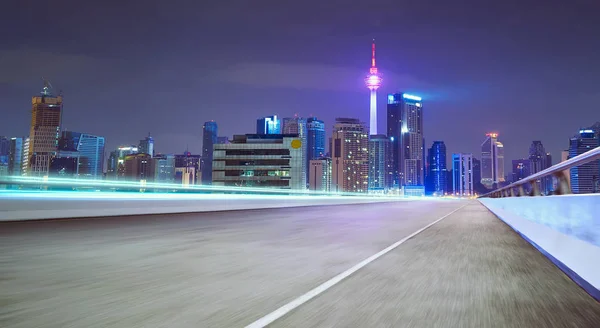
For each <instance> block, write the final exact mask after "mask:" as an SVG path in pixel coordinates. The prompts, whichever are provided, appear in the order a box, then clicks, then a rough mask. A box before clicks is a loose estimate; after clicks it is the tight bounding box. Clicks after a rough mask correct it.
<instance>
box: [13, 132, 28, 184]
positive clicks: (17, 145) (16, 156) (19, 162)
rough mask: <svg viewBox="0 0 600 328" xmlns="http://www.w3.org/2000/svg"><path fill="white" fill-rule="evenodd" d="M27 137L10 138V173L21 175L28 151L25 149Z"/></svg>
mask: <svg viewBox="0 0 600 328" xmlns="http://www.w3.org/2000/svg"><path fill="white" fill-rule="evenodd" d="M26 139H27V138H10V148H9V150H8V174H9V175H12V176H20V175H21V174H22V169H23V158H24V157H25V158H26V157H27V153H24V151H23V143H24V141H25V140H26Z"/></svg>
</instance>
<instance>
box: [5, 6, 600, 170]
mask: <svg viewBox="0 0 600 328" xmlns="http://www.w3.org/2000/svg"><path fill="white" fill-rule="evenodd" d="M17 6H18V5H17ZM69 6H70V10H68V11H66V9H65V8H64V4H57V6H53V7H52V8H49V9H48V10H49V11H48V12H47V14H48V16H40V17H37V18H39V19H34V20H29V19H22V20H19V19H17V20H16V21H17V24H16V25H14V24H13V23H11V25H10V26H7V28H9V27H10V29H11V30H13V29H14V30H15V31H16V32H15V33H14V34H11V35H10V36H8V38H7V40H6V43H5V46H4V48H3V50H2V51H1V55H2V58H3V59H4V60H3V61H2V65H6V66H2V69H3V71H4V72H6V74H4V76H3V80H2V81H1V83H2V85H3V88H0V97H2V99H3V105H2V106H3V108H2V110H3V112H4V113H6V114H5V115H7V116H8V117H9V118H10V120H2V121H0V134H2V135H8V136H24V135H27V130H28V121H29V115H30V112H29V108H30V104H29V99H30V97H31V96H32V94H34V93H36V92H37V90H38V89H39V83H40V82H39V81H40V77H41V76H44V77H46V78H48V79H50V80H51V81H53V82H54V84H55V86H56V87H57V89H58V90H61V89H62V90H63V91H64V97H65V100H64V101H65V103H64V115H63V129H66V130H77V131H85V132H86V133H91V134H94V135H101V136H104V137H106V142H107V143H106V149H115V148H116V147H117V146H118V145H123V144H131V143H134V142H136V141H137V140H139V138H140V137H141V136H144V135H147V133H148V131H150V132H151V133H152V136H153V137H154V138H155V140H156V145H155V148H156V150H157V151H159V152H162V153H180V152H182V151H183V150H185V149H186V148H188V149H189V150H190V151H191V152H193V153H201V147H202V145H201V144H202V142H201V139H202V131H201V128H199V126H198V124H197V122H205V121H210V120H214V121H216V122H219V123H220V125H221V126H222V128H221V131H222V132H221V134H222V135H226V136H229V137H231V136H233V135H235V134H240V133H246V132H251V131H252V130H253V126H252V122H254V120H255V119H256V118H257V117H261V116H265V115H273V114H277V115H278V116H279V117H293V115H294V114H296V113H298V114H299V115H300V116H302V117H310V116H317V117H318V118H319V119H321V120H323V121H325V123H326V131H327V134H328V136H330V131H331V127H332V126H333V124H334V119H335V117H348V116H350V117H356V118H358V119H360V120H361V121H363V122H368V121H369V120H368V106H369V99H367V98H368V96H366V93H367V92H365V91H366V90H365V88H364V81H363V79H364V68H365V67H364V66H365V65H364V63H365V57H366V56H368V55H369V53H368V52H367V51H368V50H366V48H367V47H368V46H367V45H368V44H369V42H370V41H371V39H372V38H373V37H375V38H376V39H377V41H378V50H379V51H378V58H377V60H378V66H380V67H381V68H382V69H383V70H384V71H385V74H386V75H385V79H386V82H385V84H384V85H383V86H382V87H381V89H380V90H379V93H380V95H385V94H389V93H395V92H403V91H404V92H408V93H413V94H418V95H420V96H422V97H423V98H424V99H426V100H427V114H426V117H425V123H424V124H425V127H424V130H425V131H426V147H427V146H429V144H430V141H433V140H443V141H445V143H446V145H447V147H448V153H455V152H470V153H473V154H474V155H475V157H477V154H478V153H479V152H478V148H479V146H480V143H481V141H482V140H481V138H482V137H481V136H482V135H484V134H485V133H486V132H488V131H496V132H498V133H500V135H501V136H502V140H503V143H504V144H505V146H506V149H507V152H506V154H505V157H506V159H507V161H508V160H512V159H517V158H521V157H524V156H526V154H527V150H528V146H529V143H530V141H531V140H541V141H542V142H543V143H544V145H545V146H546V149H547V150H548V151H549V152H551V154H552V156H553V157H554V158H560V151H562V150H564V149H566V148H568V138H570V137H572V136H573V135H575V134H576V133H577V131H578V129H579V128H584V127H586V126H589V125H591V124H593V123H594V122H596V121H598V118H597V115H596V114H595V103H596V102H597V93H595V91H594V90H593V88H592V87H591V86H593V85H596V84H597V82H596V81H597V78H596V76H598V74H594V69H596V68H594V67H595V66H594V65H592V64H593V61H592V59H593V58H592V56H590V57H585V56H583V57H581V55H578V56H580V57H578V58H577V60H573V57H572V56H573V53H572V52H570V51H567V49H568V48H569V47H570V45H575V44H576V45H577V49H579V50H580V51H579V52H578V53H579V54H581V53H595V50H594V49H595V47H596V45H595V43H594V42H593V40H594V39H593V36H592V35H590V34H589V32H587V31H590V30H593V26H594V25H595V22H594V20H593V18H592V17H591V16H589V15H588V14H589V12H591V11H586V10H582V8H575V7H573V6H570V7H568V8H559V7H558V6H559V5H557V4H548V6H547V7H546V9H547V10H545V11H544V12H543V13H540V12H539V11H537V10H536V8H535V7H534V6H531V5H529V4H525V5H523V4H519V6H518V8H517V6H516V5H515V4H511V3H505V4H502V5H499V8H496V10H495V11H494V14H492V13H491V12H488V11H484V10H483V8H482V6H481V5H479V4H478V3H476V2H474V3H473V4H472V6H471V8H472V9H473V10H474V11H475V12H479V13H480V15H479V16H478V17H479V18H478V20H477V21H478V22H477V23H478V25H479V26H478V27H479V29H477V30H475V29H473V28H470V26H468V25H466V26H465V25H463V24H468V23H467V22H468V21H470V20H467V19H464V18H465V17H464V15H467V14H466V13H462V12H457V13H456V15H452V18H449V17H446V16H447V15H446V16H445V15H442V14H443V13H445V12H448V10H450V11H452V10H453V9H452V8H451V6H450V5H449V4H438V5H436V6H432V5H428V4H410V5H406V6H403V8H402V9H403V10H402V12H403V14H402V15H403V17H404V15H407V16H406V17H404V19H392V17H395V15H392V12H393V11H392V10H389V9H390V8H393V6H390V5H389V4H387V3H386V2H384V1H376V2H375V4H374V7H375V8H376V9H374V12H373V13H371V15H370V16H371V17H376V18H373V19H369V20H367V22H365V26H364V28H362V29H360V30H358V29H357V28H355V27H354V26H355V25H356V23H355V20H354V19H353V17H355V15H357V14H358V13H359V12H361V10H359V8H358V7H357V6H355V5H349V6H346V7H345V8H342V9H340V8H333V7H331V6H329V5H327V4H320V5H319V4H311V5H309V6H307V7H311V8H312V9H311V10H310V11H311V12H310V13H306V9H303V8H302V9H300V8H294V9H291V8H292V7H293V6H289V5H282V4H272V9H273V13H274V12H277V11H278V10H279V11H285V12H287V11H298V10H299V11H300V12H303V13H305V14H307V15H309V16H313V18H315V25H314V27H309V26H307V25H305V24H302V23H301V22H286V23H284V24H279V25H278V28H277V29H274V28H273V25H271V24H273V23H269V19H264V18H267V17H271V15H272V13H262V14H257V13H256V11H253V10H254V9H253V8H251V7H248V8H247V9H248V10H250V11H251V13H255V14H256V15H255V16H252V15H250V14H249V15H245V16H244V17H248V18H247V20H243V19H241V21H244V22H246V24H247V26H246V27H249V28H245V29H244V30H243V31H242V32H243V33H239V27H240V25H239V23H237V24H238V25H235V23H236V22H235V20H236V19H235V18H236V17H237V14H236V13H231V12H230V11H229V10H226V9H227V8H226V6H225V5H223V4H211V5H210V6H209V7H207V8H204V7H203V8H202V10H198V11H194V10H189V7H188V8H186V10H185V12H184V11H183V10H182V9H181V8H179V7H178V6H177V5H175V4H168V5H165V6H167V7H166V8H161V10H160V12H162V13H164V15H159V14H158V12H159V11H158V10H157V9H153V8H143V10H139V8H138V7H140V8H142V7H143V6H137V5H136V4H135V3H132V7H128V8H124V9H123V10H122V11H119V10H110V8H111V5H110V4H100V5H97V6H96V7H97V8H99V9H103V10H94V11H92V12H91V14H90V15H89V16H88V19H89V20H90V21H93V22H94V23H95V24H86V25H85V26H83V27H82V29H78V30H73V29H72V28H71V26H74V25H77V24H76V21H77V20H79V19H80V18H78V17H76V16H71V15H61V17H63V19H61V21H60V22H53V23H52V26H53V29H54V32H55V34H56V35H59V36H61V37H57V38H52V37H48V36H46V35H40V34H39V33H37V31H39V30H40V29H42V28H43V27H44V26H47V25H48V24H47V20H48V19H49V17H52V15H53V13H64V12H72V11H73V10H80V11H82V12H87V11H89V10H88V9H89V7H88V5H87V4H71V5H69ZM86 8H88V9H86ZM7 10H10V11H11V12H14V13H15V16H16V17H17V18H19V17H21V16H24V15H38V14H37V13H30V12H29V11H26V10H24V8H10V6H9V8H8V9H7ZM134 10H135V11H136V13H137V15H139V17H147V18H158V19H148V20H147V21H148V25H146V24H145V23H143V24H141V25H139V26H138V27H137V29H129V28H126V27H127V26H128V22H130V19H129V18H128V17H129V12H130V11H134ZM155 10H156V11H155ZM334 10H335V12H336V14H337V15H336V16H331V14H332V13H333V12H334ZM108 12H110V13H111V14H110V15H109V14H107V13H108ZM316 12H319V13H320V14H319V15H317V14H316ZM452 12H454V11H452ZM527 12H535V13H536V15H533V16H527V15H523V13H527ZM408 13H411V14H410V15H409V14H408ZM413 13H414V14H415V16H412V14H413ZM418 13H422V14H423V13H427V15H422V16H427V18H425V19H419V22H421V23H422V24H423V25H415V24H412V23H411V22H413V23H414V19H412V18H411V17H417V14H418ZM500 13H502V15H499V14H500ZM559 14H560V17H561V19H560V20H557V19H554V18H555V15H559ZM195 15H200V16H201V17H202V18H204V19H203V20H199V19H197V18H198V17H196V16H195ZM469 15H470V14H469ZM157 16H158V17H157ZM325 16H326V17H329V16H331V17H335V18H334V19H324V17H325ZM27 17H29V16H27ZM210 17H213V18H212V19H209V18H210ZM223 17H228V19H225V20H223V19H222V18H223ZM259 17H260V19H259ZM498 17H504V18H502V19H506V20H507V21H498V19H500V18H498ZM175 18H177V19H175ZM238 18H240V17H238ZM574 19H576V20H577V24H576V25H575V24H571V22H572V20H574ZM142 21H144V20H142ZM19 22H30V23H26V24H25V23H19ZM109 22H110V23H109ZM149 22H153V23H152V24H153V25H150V23H149ZM209 22H210V24H213V25H211V26H212V27H213V28H211V29H210V30H211V31H212V30H215V28H214V27H215V26H218V24H230V23H231V24H233V25H232V26H231V28H229V29H227V28H222V29H216V30H218V31H219V33H212V32H211V33H210V34H208V33H200V34H198V33H197V31H196V28H197V29H199V30H203V29H202V28H201V27H202V26H206V24H208V23H209ZM544 22H551V23H552V26H554V27H555V28H556V31H554V30H553V42H552V43H545V41H543V40H545V38H543V37H539V36H543V35H546V33H547V31H546V30H544V29H543V28H537V26H545V25H550V24H544ZM157 23H169V24H168V26H170V28H169V29H161V30H154V29H155V28H156V27H153V26H159V25H161V24H157ZM0 24H8V23H7V22H2V23H0ZM19 24H23V25H19ZM186 24H187V25H186ZM215 24H216V25H215ZM431 24H433V25H431ZM556 24H559V25H558V26H557V25H556ZM561 24H562V25H561ZM79 25H81V24H79ZM426 25H427V26H431V27H429V29H428V28H426V27H425V26H426ZM162 26H164V25H162ZM221 26H223V25H221ZM236 26H237V27H236ZM407 26H410V27H411V28H410V29H407V28H406V27H407ZM517 27H518V28H517ZM523 27H529V28H523ZM431 28H433V29H434V30H435V31H436V33H431V30H430V29H431ZM332 29H333V30H335V31H337V33H334V34H332V35H331V36H326V35H327V33H323V32H324V31H331V30H332ZM457 29H460V31H461V32H462V33H454V32H453V31H456V30H457ZM204 30H208V29H204ZM234 30H235V31H236V32H235V33H234V32H233V31H234ZM265 31H269V33H265ZM409 31H410V32H409ZM117 32H118V33H117ZM149 33H150V34H152V35H153V36H154V37H153V40H151V41H152V42H150V41H148V40H147V41H148V42H144V43H143V44H142V43H140V42H133V43H132V42H131V41H132V40H137V39H139V40H142V39H147V38H145V36H146V35H148V34H149ZM486 33H487V34H486ZM574 35H576V36H577V37H575V38H574V37H573V36H574ZM192 36H193V37H192ZM511 36H512V38H510V37H511ZM90 38H92V39H94V40H95V42H94V43H91V44H88V43H85V42H83V40H88V39H90ZM224 39H227V40H228V42H222V40H224ZM508 39H510V42H509V41H508ZM192 40H193V41H192ZM531 40H535V41H533V42H532V41H531ZM585 40H589V41H590V42H585ZM77 41H82V42H77ZM557 43H560V44H562V45H563V47H560V48H559V49H557V48H556V47H555V44H557ZM33 44H35V46H31V45H33ZM199 45H206V46H207V47H210V49H211V51H208V52H206V51H201V52H199V51H197V49H198V47H199ZM406 45H410V46H409V47H406ZM157 49H162V50H160V51H156V50H157ZM165 49H168V51H166V50H165ZM300 49H301V50H300ZM299 50H300V51H299ZM297 53H301V54H302V55H301V56H298V55H295V54H297ZM548 53H552V56H546V55H547V54H548ZM140 54H142V55H143V56H141V57H140ZM465 59H467V60H465ZM190 67H193V68H192V69H190ZM259 73H260V74H263V75H262V76H263V77H266V78H261V79H257V78H256V77H257V76H261V75H260V74H259ZM265 74H266V76H265ZM149 91H150V92H149ZM565 94H567V95H569V97H564V96H563V95H565ZM190 95H194V96H197V98H198V99H201V101H200V102H195V103H194V105H193V106H190V105H189V103H188V99H189V97H190ZM507 96H509V97H510V99H511V100H512V101H514V102H513V103H511V105H507V103H506V99H507ZM380 99H381V96H380ZM107 104H108V105H107ZM513 104H517V105H513ZM384 105H385V104H384V102H382V101H379V104H378V106H377V109H378V112H379V113H381V112H382V111H384V110H385V107H384ZM167 107H168V108H167ZM563 108H570V112H569V115H561V114H560V113H561V112H562V109H563ZM161 110H166V111H167V112H168V115H163V114H160V111H161ZM232 116H235V117H236V119H235V120H231V122H228V119H229V118H230V117H232ZM381 116H382V115H379V118H378V123H379V126H380V127H382V126H384V125H385V124H384V122H385V120H384V118H382V117H381ZM188 117H193V120H192V119H183V118H188ZM515 117H518V118H519V120H515V119H514V118H515ZM537 120H543V123H544V124H525V122H536V121H537ZM132 122H136V124H132ZM505 168H506V171H507V172H508V165H505Z"/></svg>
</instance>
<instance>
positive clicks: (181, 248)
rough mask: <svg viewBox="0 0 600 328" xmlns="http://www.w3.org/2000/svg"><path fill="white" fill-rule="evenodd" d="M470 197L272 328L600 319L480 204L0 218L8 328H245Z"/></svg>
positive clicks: (0, 314) (1, 322)
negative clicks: (31, 219)
mask: <svg viewBox="0 0 600 328" xmlns="http://www.w3.org/2000/svg"><path fill="white" fill-rule="evenodd" d="M465 205H467V206H466V207H464V208H462V209H460V210H458V211H457V212H455V213H454V214H452V215H450V216H449V217H447V218H446V219H444V220H442V221H440V222H438V223H436V224H435V225H433V226H432V227H431V228H429V229H427V230H425V231H424V232H422V233H421V234H418V235H417V236H415V237H414V238H412V239H409V240H408V241H406V242H405V243H403V244H401V245H399V246H398V247H397V248H395V249H393V250H391V251H390V252H389V253H387V254H386V255H383V256H381V257H380V258H378V259H376V260H374V261H373V262H372V263H369V264H368V265H366V266H365V267H364V268H362V269H361V270H359V271H357V272H355V273H354V274H353V275H351V276H350V277H348V278H347V279H345V280H342V281H341V282H339V283H338V284H336V285H335V286H333V287H331V288H330V289H328V290H326V291H324V292H323V293H321V294H320V295H318V296H316V297H315V298H313V299H312V300H310V301H308V302H306V303H305V304H303V305H301V306H299V307H298V308H296V309H294V310H293V311H291V312H290V313H288V314H287V315H285V316H283V317H282V318H280V319H278V320H276V321H275V322H274V323H273V324H272V326H274V327H599V326H600V325H598V323H600V306H599V305H598V303H597V302H595V301H594V300H593V299H592V298H591V297H589V296H588V295H587V294H585V292H583V291H582V290H581V289H579V288H578V287H577V286H576V285H575V284H574V283H573V282H572V281H571V280H569V279H568V278H567V277H566V276H565V275H564V274H562V272H561V271H560V270H558V269H557V268H555V267H554V266H553V265H552V264H551V263H550V262H549V261H548V260H547V259H546V258H545V257H543V256H542V255H541V254H539V253H538V252H537V251H536V250H535V249H533V248H532V247H531V246H530V245H529V244H527V243H526V242H525V241H523V240H522V239H520V238H519V237H518V236H517V235H516V234H515V233H514V232H512V231H511V230H510V229H509V228H508V227H507V226H506V225H504V224H503V223H502V222H501V221H499V220H498V219H496V218H495V217H494V216H493V215H492V214H491V213H489V212H488V211H487V210H485V209H484V208H483V207H482V206H481V205H479V204H478V203H476V202H470V203H469V202H459V201H435V202H427V201H415V202H396V203H379V204H361V205H339V206H323V207H302V208H287V209H269V210H250V211H235V212H220V213H202V214H181V215H154V216H140V217H120V218H100V219H73V220H56V221H36V222H16V223H0V327H27V328H30V327H61V328H63V327H86V328H87V327H128V328H129V327H244V326H246V325H249V324H251V323H253V322H255V321H256V320H258V319H260V318H262V317H263V316H265V315H267V314H269V313H272V312H273V311H274V310H276V309H278V308H279V307H281V306H283V305H285V304H288V303H289V302H291V301H293V300H294V299H296V298H297V297H299V296H300V295H303V294H304V293H306V292H308V291H310V290H311V289H313V288H315V287H316V286H318V285H320V284H321V283H323V282H326V281H328V280H330V279H331V278H332V277H334V276H336V275H338V274H339V273H341V272H344V271H345V270H347V269H349V268H351V267H352V266H354V265H356V264H357V263H359V262H361V261H362V260H364V259H366V258H368V257H370V256H372V255H373V254H376V253H377V252H379V251H381V250H382V249H385V248H386V247H388V246H390V245H391V244H394V243H395V242H397V241H399V240H401V239H403V238H404V237H406V236H409V235H410V234H412V233H413V232H415V231H417V230H419V229H421V228H423V227H424V226H426V225H428V224H430V223H432V222H434V221H436V220H437V219H439V218H441V217H443V216H445V215H447V214H448V213H450V212H452V211H454V210H456V209H458V208H460V207H462V206H465ZM519 323H523V324H522V325H519Z"/></svg>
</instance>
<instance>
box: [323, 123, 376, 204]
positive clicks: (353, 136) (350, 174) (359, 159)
mask: <svg viewBox="0 0 600 328" xmlns="http://www.w3.org/2000/svg"><path fill="white" fill-rule="evenodd" d="M368 147H369V133H368V129H367V127H366V126H365V124H364V123H361V122H360V121H359V120H358V119H355V118H336V120H335V125H334V127H333V134H332V137H331V146H330V149H331V161H332V164H331V165H332V177H331V181H332V182H331V191H333V192H359V193H360V192H367V190H368V187H369V186H368V183H369V150H368Z"/></svg>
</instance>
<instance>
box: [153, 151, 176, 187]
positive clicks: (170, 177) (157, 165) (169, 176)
mask: <svg viewBox="0 0 600 328" xmlns="http://www.w3.org/2000/svg"><path fill="white" fill-rule="evenodd" d="M152 161H153V162H154V182H160V183H174V182H175V156H174V155H163V154H159V155H156V156H155V157H153V158H152Z"/></svg>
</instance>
